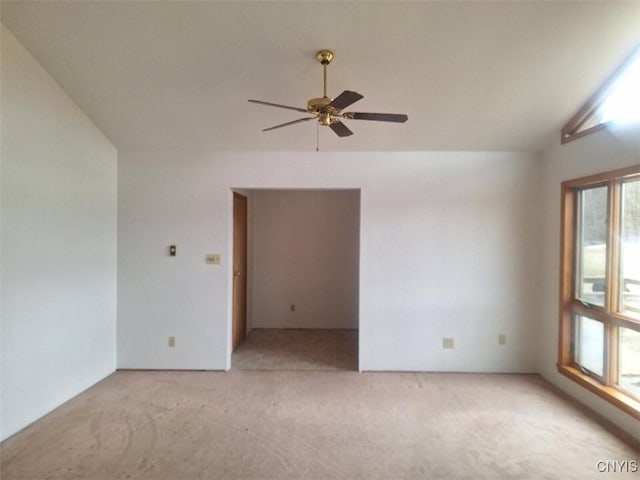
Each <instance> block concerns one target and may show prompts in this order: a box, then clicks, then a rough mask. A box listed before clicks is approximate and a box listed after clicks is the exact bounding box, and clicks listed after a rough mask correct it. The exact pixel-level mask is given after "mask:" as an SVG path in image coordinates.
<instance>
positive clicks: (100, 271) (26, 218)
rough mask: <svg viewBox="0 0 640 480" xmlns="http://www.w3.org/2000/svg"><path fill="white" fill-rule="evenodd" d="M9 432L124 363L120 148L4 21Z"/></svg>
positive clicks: (5, 400) (5, 395) (4, 421)
mask: <svg viewBox="0 0 640 480" xmlns="http://www.w3.org/2000/svg"><path fill="white" fill-rule="evenodd" d="M1 97H2V98H1V108H2V148H1V159H2V160H1V161H2V163H1V171H2V190H1V192H2V223H1V227H2V254H1V259H2V309H1V314H2V321H1V325H2V328H1V335H2V339H1V346H2V353H1V357H0V358H1V363H2V366H1V389H2V393H1V398H2V401H1V410H0V417H1V422H0V425H1V426H0V428H1V433H0V439H4V438H6V437H8V436H9V435H11V434H13V433H15V432H16V431H18V430H20V429H22V428H23V427H25V426H26V425H27V424H29V423H30V422H32V421H34V420H36V419H37V418H39V417H40V416H42V415H44V414H45V413H47V412H49V411H50V410H52V409H53V408H55V407H56V406H58V405H60V404H61V403H63V402H64V401H66V400H68V399H69V398H71V397H73V396H74V395H76V394H78V393H79V392H81V391H82V390H84V389H86V388H87V387H89V386H91V385H92V384H94V383H95V382H97V381H98V380H100V379H101V378H103V377H105V376H106V375H108V374H110V373H111V372H113V371H114V369H115V335H116V332H115V323H116V322H115V314H116V303H115V302H116V213H117V209H116V198H117V185H116V177H117V175H116V168H117V151H116V149H115V148H114V147H113V146H112V145H111V144H110V143H109V141H108V140H107V139H106V138H105V137H104V136H103V135H102V134H101V133H100V131H99V130H98V129H97V128H96V127H95V125H94V124H93V123H92V122H91V121H90V120H89V119H88V118H87V117H86V116H85V115H84V114H83V113H82V112H81V111H80V110H79V109H78V108H77V107H76V106H75V104H74V103H73V102H72V101H71V100H70V99H69V98H68V96H67V95H66V94H65V93H64V92H63V91H62V90H61V89H60V87H59V86H58V85H57V84H56V83H55V82H54V81H53V79H51V77H50V76H49V75H48V74H47V73H46V72H45V71H44V70H43V69H42V68H41V67H40V66H39V65H38V64H37V63H36V61H35V60H34V59H33V58H32V57H31V56H30V55H29V53H28V52H27V51H26V50H25V49H24V48H22V46H21V45H20V44H19V43H18V42H17V41H16V40H15V38H14V37H13V36H12V35H11V33H9V32H8V31H7V30H6V29H5V28H4V27H2V92H1Z"/></svg>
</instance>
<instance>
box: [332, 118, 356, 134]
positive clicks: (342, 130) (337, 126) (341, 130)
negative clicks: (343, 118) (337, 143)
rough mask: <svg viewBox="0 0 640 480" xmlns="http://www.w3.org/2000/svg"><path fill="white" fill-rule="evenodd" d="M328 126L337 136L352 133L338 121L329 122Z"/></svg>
mask: <svg viewBox="0 0 640 480" xmlns="http://www.w3.org/2000/svg"><path fill="white" fill-rule="evenodd" d="M329 128H331V130H333V131H334V132H335V133H336V135H338V136H339V137H348V136H349V135H353V132H352V131H351V130H349V128H348V127H347V126H346V125H345V124H344V123H342V122H340V121H337V122H333V123H331V124H330V125H329Z"/></svg>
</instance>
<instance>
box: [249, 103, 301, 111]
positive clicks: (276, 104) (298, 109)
mask: <svg viewBox="0 0 640 480" xmlns="http://www.w3.org/2000/svg"><path fill="white" fill-rule="evenodd" d="M249 101H250V102H252V103H259V104H260V105H269V106H270V107H278V108H286V109H287V110H295V111H296V112H304V113H307V112H308V111H309V110H307V109H306V108H298V107H290V106H289V105H280V104H279V103H271V102H263V101H262V100H249Z"/></svg>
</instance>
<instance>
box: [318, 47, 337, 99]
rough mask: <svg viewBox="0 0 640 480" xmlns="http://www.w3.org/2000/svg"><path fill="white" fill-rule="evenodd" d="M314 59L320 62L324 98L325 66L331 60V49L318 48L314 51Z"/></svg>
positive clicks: (325, 86) (325, 93)
mask: <svg viewBox="0 0 640 480" xmlns="http://www.w3.org/2000/svg"><path fill="white" fill-rule="evenodd" d="M316 59H317V60H318V61H319V62H320V63H321V64H322V72H323V80H324V81H323V85H324V89H323V93H322V96H323V97H324V98H328V97H327V66H328V65H329V64H330V63H331V61H332V60H333V52H332V51H331V50H320V51H319V52H318V53H316Z"/></svg>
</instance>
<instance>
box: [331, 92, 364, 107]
mask: <svg viewBox="0 0 640 480" xmlns="http://www.w3.org/2000/svg"><path fill="white" fill-rule="evenodd" d="M362 98H364V97H363V96H362V95H360V94H359V93H358V92H352V91H350V90H345V91H344V92H342V93H341V94H340V95H338V96H337V97H336V98H334V99H333V101H332V102H331V103H330V104H329V106H331V107H333V108H336V109H338V110H342V109H343V108H345V107H348V106H349V105H351V104H352V103H356V102H357V101H358V100H360V99H362Z"/></svg>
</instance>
